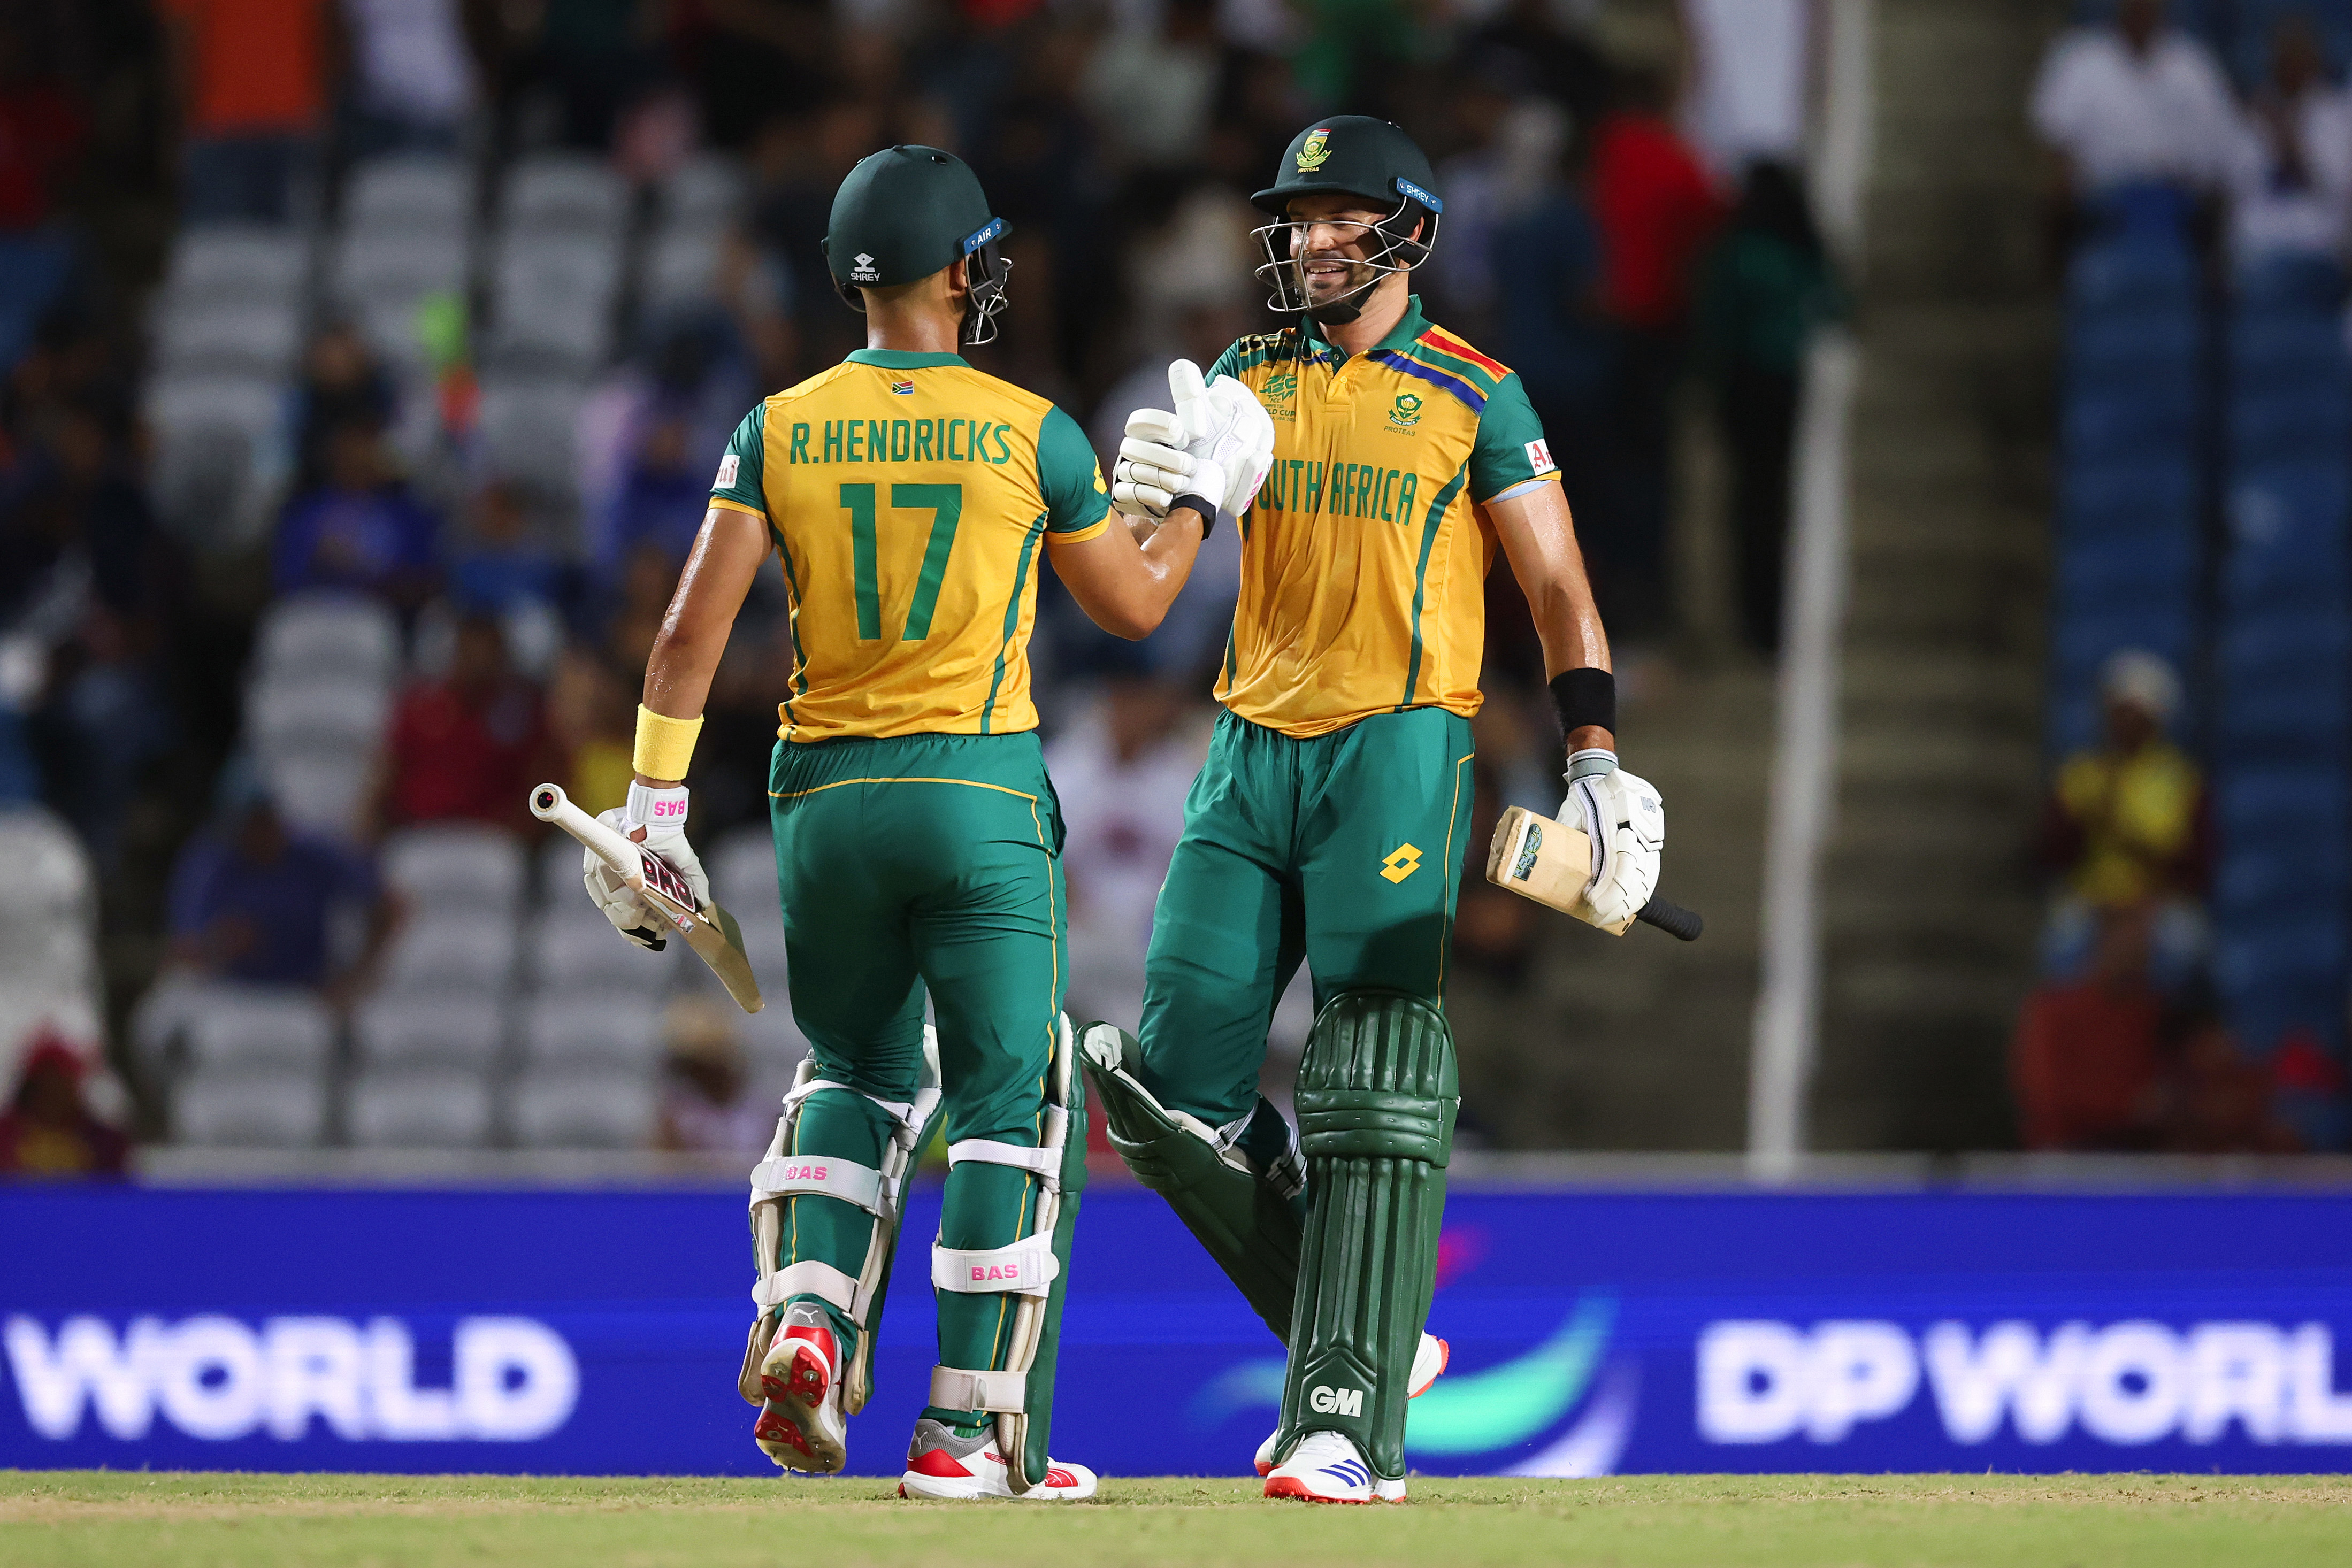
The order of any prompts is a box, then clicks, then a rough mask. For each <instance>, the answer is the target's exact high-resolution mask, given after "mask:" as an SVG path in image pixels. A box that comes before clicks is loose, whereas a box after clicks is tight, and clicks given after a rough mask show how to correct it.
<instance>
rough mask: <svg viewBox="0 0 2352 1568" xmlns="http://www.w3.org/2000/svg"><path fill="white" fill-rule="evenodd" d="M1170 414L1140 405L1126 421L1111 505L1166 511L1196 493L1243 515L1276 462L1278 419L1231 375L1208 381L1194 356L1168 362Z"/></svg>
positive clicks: (1146, 513) (1136, 510) (1137, 510)
mask: <svg viewBox="0 0 2352 1568" xmlns="http://www.w3.org/2000/svg"><path fill="white" fill-rule="evenodd" d="M1168 386H1169V391H1170V392H1171V393H1172V394H1173V395H1174V400H1175V403H1176V408H1175V411H1174V412H1173V413H1170V412H1169V411H1167V410H1164V409H1156V408H1146V409H1138V410H1137V411H1136V412H1135V413H1133V414H1132V415H1131V416H1129V419H1128V422H1127V439H1126V440H1125V441H1123V442H1121V443H1120V444H1119V449H1118V453H1119V455H1118V462H1117V463H1116V464H1115V465H1113V467H1112V470H1111V478H1112V483H1111V503H1112V505H1113V506H1116V507H1118V509H1119V510H1121V511H1123V512H1128V513H1130V514H1137V515H1141V516H1146V517H1166V516H1167V515H1168V511H1169V508H1170V507H1173V506H1174V505H1175V503H1176V499H1177V497H1180V496H1186V495H1192V496H1198V497H1201V498H1202V499H1203V500H1205V501H1207V502H1209V503H1210V504H1211V505H1213V507H1216V508H1217V509H1219V510H1220V511H1226V512H1233V513H1236V514H1238V513H1240V512H1242V511H1244V510H1245V509H1247V507H1249V504H1250V502H1251V501H1253V500H1255V498H1256V497H1257V491H1258V486H1260V485H1262V484H1263V483H1265V476H1266V471H1267V469H1269V468H1270V467H1272V466H1273V464H1274V420H1273V418H1272V416H1271V415H1269V414H1268V413H1266V412H1265V407H1264V406H1263V405H1261V404H1260V403H1259V402H1258V401H1257V394H1256V393H1255V392H1251V391H1250V390H1249V388H1247V387H1246V386H1244V385H1243V384H1242V383H1241V382H1238V381H1236V380H1234V378H1233V377H1231V376H1219V377H1218V378H1217V380H1216V382H1215V384H1214V385H1203V384H1202V381H1201V368H1200V367H1199V366H1198V365H1195V364H1194V363H1193V362H1192V361H1190V360H1178V361H1175V362H1174V363H1173V364H1171V365H1170V366H1169V367H1168Z"/></svg>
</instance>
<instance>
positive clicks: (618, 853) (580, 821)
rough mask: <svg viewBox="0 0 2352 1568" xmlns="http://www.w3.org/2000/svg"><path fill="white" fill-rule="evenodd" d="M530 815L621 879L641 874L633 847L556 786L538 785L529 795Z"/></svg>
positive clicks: (634, 847) (641, 864)
mask: <svg viewBox="0 0 2352 1568" xmlns="http://www.w3.org/2000/svg"><path fill="white" fill-rule="evenodd" d="M530 814H531V815H532V816H534V817H537V818H538V819H539V820H540V821H542V822H552V823H554V824H555V825H556V826H557V827H559V828H562V830H563V831H565V832H567V833H570V834H571V835H572V837H573V838H575V839H578V840H579V841H581V842H582V843H583V844H584V845H586V846H587V847H588V848H589V849H591V850H593V851H594V852H595V855H596V858H597V859H598V860H601V861H603V862H604V863H605V864H606V865H608V866H611V867H612V868H613V869H614V871H615V872H617V873H620V874H621V875H622V876H623V877H625V878H626V877H634V876H637V875H640V874H642V873H643V870H644V867H643V863H642V862H640V861H639V860H638V858H637V854H638V849H637V846H636V845H635V844H633V843H631V842H630V841H628V840H627V839H625V838H624V837H622V836H621V835H620V834H619V833H616V832H614V831H613V830H612V829H611V828H608V827H606V826H605V825H604V823H602V822H600V821H597V820H596V819H595V818H593V817H592V816H590V815H589V814H588V813H587V812H585V811H583V810H581V809H580V808H579V807H577V806H575V805H573V804H572V800H571V798H570V797H569V796H567V795H565V794H564V792H563V787H562V785H560V784H541V786H540V787H539V788H538V789H533V790H532V791H531V792H530Z"/></svg>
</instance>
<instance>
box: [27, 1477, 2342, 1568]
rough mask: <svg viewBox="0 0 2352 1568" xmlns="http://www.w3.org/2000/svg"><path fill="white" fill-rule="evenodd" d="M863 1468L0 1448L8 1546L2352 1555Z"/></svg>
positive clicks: (1184, 1567) (1217, 1555) (1969, 1495)
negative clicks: (632, 1475)
mask: <svg viewBox="0 0 2352 1568" xmlns="http://www.w3.org/2000/svg"><path fill="white" fill-rule="evenodd" d="M892 1485H893V1483H890V1482H887V1481H878V1480H865V1479H859V1480H845V1481H802V1482H784V1481H751V1480H704V1479H508V1478H484V1477H473V1476H425V1477H392V1476H255V1475H190V1474H171V1473H142V1472H136V1471H127V1472H126V1471H88V1470H82V1471H49V1472H39V1471H25V1470H15V1471H0V1564H5V1565H6V1568H52V1565H55V1568H68V1565H70V1568H88V1565H89V1564H92V1563H135V1564H138V1565H139V1568H182V1565H191V1568H193V1565H198V1564H201V1565H203V1568H215V1565H219V1568H226V1565H230V1564H234V1565H236V1568H278V1565H279V1564H284V1565H286V1568H296V1565H299V1568H343V1565H349V1568H362V1565H383V1568H395V1565H396V1568H438V1565H440V1564H445V1563H447V1564H457V1563H464V1564H468V1565H476V1564H482V1563H530V1564H532V1565H533V1568H584V1565H588V1564H604V1563H613V1564H623V1565H626V1568H667V1565H668V1564H673V1563H675V1564H678V1565H680V1568H735V1565H737V1564H740V1565H742V1568H754V1565H756V1568H775V1565H777V1564H798V1563H809V1564H814V1565H821V1568H844V1565H847V1564H854V1563H891V1564H919V1563H941V1564H947V1563H952V1564H954V1565H955V1568H975V1565H979V1564H995V1563H1006V1564H1018V1565H1019V1568H1061V1565H1063V1564H1071V1565H1073V1568H1075V1565H1078V1564H1087V1565H1089V1568H1091V1565H1093V1564H1120V1565H1127V1564H1157V1563H1168V1564H1179V1565H1181V1568H1208V1565H1211V1564H1219V1563H1253V1564H1254V1563H1282V1564H1286V1565H1296V1564H1304V1563H1348V1564H1350V1565H1351V1568H1354V1565H1370V1564H1381V1563H1397V1564H1409V1565H1411V1568H1471V1565H1473V1564H1486V1563H1496V1564H1500V1563H1509V1564H1514V1565H1517V1564H1531V1563H1574V1564H1586V1563H1591V1564H1622V1565H1624V1568H1685V1565H1688V1568H1751V1565H1752V1568H1783V1565H1788V1568H1797V1565H1804V1568H1816V1565H1822V1568H1826V1565H1837V1568H1845V1565H1848V1564H1885V1565H1887V1568H1930V1565H1932V1568H1945V1565H1950V1568H1976V1565H1978V1564H1982V1565H1985V1568H2042V1565H2044V1564H2047V1565H2048V1568H2108V1565H2111V1564H2112V1565H2128V1568H2171V1565H2173V1564H2179V1565H2181V1568H2190V1565H2195V1568H2209V1565H2211V1564H2216V1563H2222V1564H2245V1565H2247V1568H2301V1565H2303V1564H2310V1565H2312V1568H2320V1565H2322V1564H2325V1565H2326V1568H2344V1565H2345V1564H2347V1563H2352V1479H2347V1478H2341V1477H2305V1476H2290V1477H2227V1478H2225V1477H2219V1476H2152V1475H2138V1476H2062V1477H2017V1476H1766V1477H1733V1476H1629V1477H1622V1478H1612V1479H1603V1480H1589V1481H1513V1480H1426V1479H1423V1480H1415V1481H1414V1482H1413V1483H1412V1490H1413V1503H1412V1506H1410V1507H1405V1508H1362V1509H1356V1508H1346V1509H1342V1508H1313V1507H1308V1506H1307V1505H1304V1504H1297V1503H1291V1504H1282V1503H1269V1502H1267V1501H1265V1500H1264V1499H1262V1498H1260V1497H1259V1496H1258V1495H1257V1483H1255V1481H1241V1480H1222V1479H1220V1480H1181V1479H1180V1480H1111V1481H1106V1482H1104V1483H1103V1490H1102V1496H1101V1497H1100V1498H1099V1499H1097V1500H1096V1501H1095V1502H1094V1503H1092V1504H1084V1503H1068V1504H1056V1505H1024V1504H1007V1503H998V1504H977V1505H975V1504H968V1503H965V1504H958V1503H924V1504H917V1503H906V1502H901V1501H899V1500H898V1499H897V1498H896V1497H895V1496H893V1495H892Z"/></svg>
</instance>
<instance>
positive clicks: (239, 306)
mask: <svg viewBox="0 0 2352 1568" xmlns="http://www.w3.org/2000/svg"><path fill="white" fill-rule="evenodd" d="M301 352H302V316H301V311H300V309H299V308H298V306H297V305H296V303H295V302H294V301H293V300H291V299H288V300H283V301H275V300H273V301H222V302H215V301H196V302H192V303H174V304H173V305H172V306H171V307H170V308H168V309H166V310H164V311H163V313H162V314H161V315H159V316H158V317H157V318H156V321H155V341H154V354H153V357H154V361H155V365H156V368H157V373H158V374H163V375H173V376H226V377H232V378H234V377H243V376H251V377H256V378H258V379H261V380H266V381H282V380H284V379H285V378H286V377H287V376H288V375H289V374H290V373H291V372H292V371H293V369H294V361H296V359H298V358H299V356H300V354H301Z"/></svg>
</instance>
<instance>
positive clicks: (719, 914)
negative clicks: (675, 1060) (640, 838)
mask: <svg viewBox="0 0 2352 1568" xmlns="http://www.w3.org/2000/svg"><path fill="white" fill-rule="evenodd" d="M530 814H531V815H532V816H534V817H537V818H538V819H539V820H540V821H542V822H552V823H554V824H555V825H556V826H557V827H559V828H562V830H563V831H565V832H567V833H570V834H571V835H572V837H573V838H575V839H578V840H579V841H581V842H582V843H583V844H584V845H586V846H587V847H588V849H589V850H590V851H592V852H593V853H594V854H595V856H596V858H597V859H599V860H601V861H603V862H604V863H605V864H606V865H608V866H611V867H612V868H613V870H614V873H616V874H618V875H619V877H620V878H621V880H622V881H623V882H625V883H628V887H629V891H630V892H631V893H634V894H636V895H637V896H638V897H639V898H640V899H642V900H644V902H645V905H646V908H647V909H650V910H652V911H653V912H654V914H656V915H659V916H660V917H661V918H662V919H663V920H664V921H666V922H667V924H669V925H671V926H673V927H675V928H676V929H677V933H678V935H680V936H684V937H685V938H686V945H687V946H689V947H691V948H693V949H694V956H696V957H698V958H699V959H701V960H702V961H703V962H704V963H706V964H708V965H709V966H710V972H711V973H712V974H714V975H716V976H718V977H719V984H720V985H723V986H725V987H726V988H727V994H728V995H729V996H730V997H733V998H735V1001H736V1004H737V1005H738V1006H739V1007H740V1008H741V1009H743V1010H744V1011H745V1012H747V1013H755V1012H758V1011H759V1010H760V1009H761V1008H762V1007H763V1006H765V1005H766V1004H765V1003H763V1002H762V1001H761V999H760V982H759V981H758V980H756V979H754V978H753V977H752V976H751V959H750V958H748V957H746V956H744V953H743V932H742V928H741V927H740V926H738V925H736V924H735V917H734V916H733V915H730V914H728V913H727V912H726V911H725V910H724V909H721V908H719V905H718V904H715V903H714V904H696V903H695V899H694V889H693V888H691V887H690V886H688V884H687V880H686V878H684V877H683V876H680V875H679V874H678V872H677V867H676V866H674V865H672V864H670V863H669V862H667V861H666V860H664V859H662V858H661V856H659V855H657V854H656V853H654V852H653V851H651V850H649V849H647V848H646V847H645V845H643V844H640V843H637V842H635V841H633V840H631V839H629V838H627V837H625V835H623V834H621V833H619V832H617V831H614V829H612V828H609V827H606V826H605V825H604V823H602V822H600V821H597V820H596V819H595V818H593V817H592V816H590V815H589V814H588V813H587V812H585V811H583V810H581V809H580V808H579V807H577V806H575V805H573V804H572V801H571V800H570V799H569V798H568V797H566V796H565V794H564V793H563V791H562V789H559V788H557V787H556V786H555V785H553V784H542V785H541V786H540V787H539V788H538V789H533V790H532V791H531V792H530Z"/></svg>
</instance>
